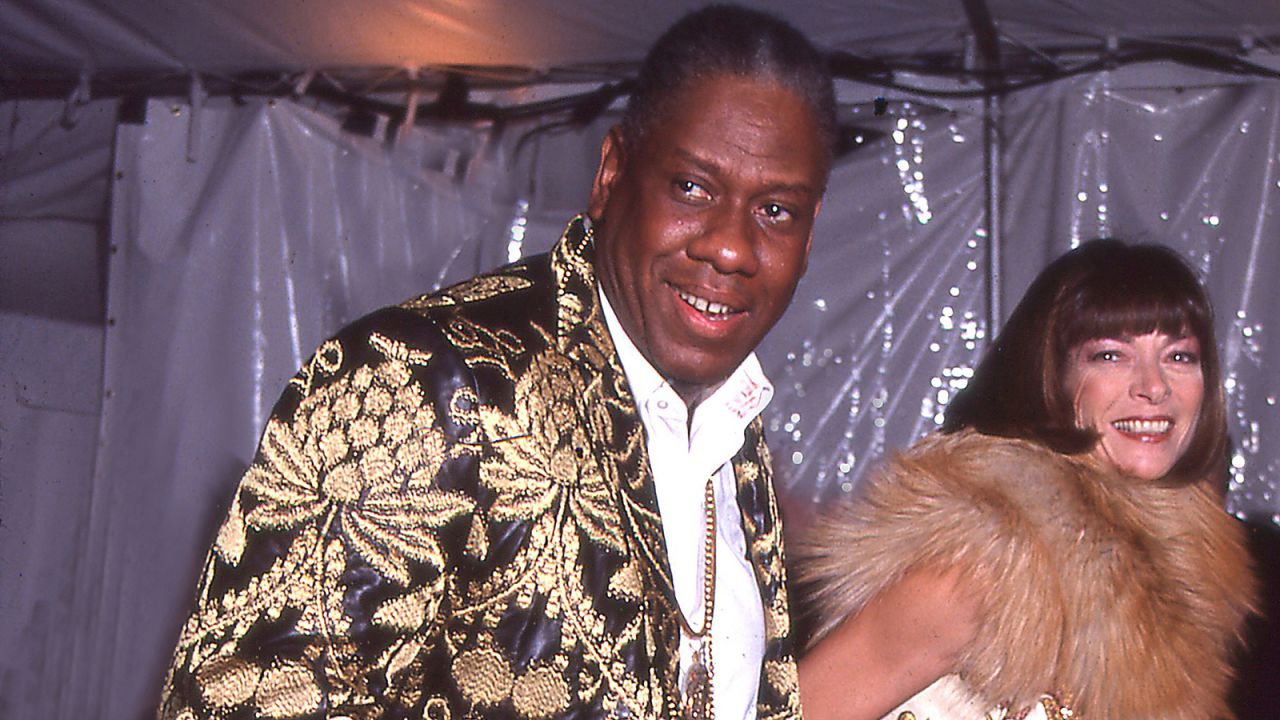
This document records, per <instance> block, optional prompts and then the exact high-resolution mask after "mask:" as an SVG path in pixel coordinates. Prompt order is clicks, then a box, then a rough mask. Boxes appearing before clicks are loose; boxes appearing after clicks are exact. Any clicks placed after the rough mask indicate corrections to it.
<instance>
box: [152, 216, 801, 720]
mask: <svg viewBox="0 0 1280 720" xmlns="http://www.w3.org/2000/svg"><path fill="white" fill-rule="evenodd" d="M591 253H592V246H591V242H590V239H589V237H587V235H586V233H585V232H584V230H583V223H582V221H581V219H576V220H575V221H573V222H572V223H570V225H569V227H568V228H567V229H566V231H565V235H564V237H562V238H561V240H560V242H559V243H557V245H556V246H555V248H554V249H553V250H552V252H551V253H550V254H549V255H545V256H540V257H535V258H531V259H529V260H527V261H524V262H522V263H518V264H515V265H511V266H508V267H505V268H502V269H500V270H497V271H495V272H493V273H491V274H487V275H483V276H480V277H477V278H475V279H472V280H469V281H466V282H463V283H461V284H459V285H456V286H454V287H451V288H448V289H446V290H443V291H440V292H438V293H435V294H432V295H427V296H423V297H421V298H418V299H416V300H413V301H411V302H408V303H406V304H404V305H402V306H399V307H393V308H387V309H384V310H380V311H378V312H375V313H373V314H371V315H369V316H367V317H365V318H363V319H361V320H359V321H357V322H355V323H354V324H352V325H351V326H349V327H347V328H346V329H344V330H343V331H341V332H340V333H339V334H338V335H337V336H336V337H335V338H334V339H332V340H329V341H328V342H326V343H325V344H324V345H322V346H321V347H320V349H319V350H318V351H317V352H316V354H315V355H314V356H313V357H312V358H311V359H310V361H309V362H308V363H307V365H306V366H305V367H304V368H303V369H302V370H301V371H300V372H299V373H298V375H297V376H295V377H294V378H293V379H292V380H291V381H290V383H289V386H288V387H287V389H286V390H285V392H284V394H283V396H282V397H281V399H280V400H279V402H278V403H277V405H276V407H275V409H274V411H273V413H272V417H271V419H270V421H269V422H268V424H267V427H266V429H265V431H264V433H263V437H262V440H261V444H260V445H259V448H258V452H257V454H256V456H255V459H254V462H253V464H252V465H251V466H250V468H249V470H248V471H247V472H246V473H245V475H244V478H243V479H242V480H241V483H240V487H239V489H238V490H237V493H236V496H235V499H234V502H233V505H232V507H231V511H230V513H229V517H228V518H227V520H226V521H225V523H224V524H223V526H222V527H221V529H220V531H219V534H218V536H217V540H216V542H215V543H214V547H213V548H212V550H211V551H210V553H209V557H208V560H207V561H206V564H205V568H204V571H203V574H202V576H201V581H200V585H199V591H198V598H197V603H196V607H195V609H194V611H193V612H192V615H191V617H190V619H189V620H188V621H187V623H186V625H185V627H184V628H183V631H182V635H181V639H180V640H179V643H178V647H177V651H176V654H175V658H174V662H173V667H172V668H171V670H170V674H169V678H168V681H167V684H166V687H165V691H164V695H163V698H162V701H161V708H160V717H162V718H183V719H185V718H206V717H208V718H250V717H262V718H315V717H331V718H337V717H344V718H374V717H385V718H432V719H433V720H439V719H445V718H480V717H483V718H530V719H534V718H552V717H558V718H604V717H619V718H620V717H642V718H675V717H677V716H678V715H679V696H678V691H677V684H676V683H677V681H676V677H677V668H678V656H677V647H678V642H679V633H680V630H679V626H678V621H677V619H676V603H675V596H674V592H673V590H672V585H671V580H670V571H669V569H668V568H669V564H668V562H667V554H666V548H665V544H664V540H663V533H662V527H661V518H660V517H659V514H658V504H657V498H656V495H655V492H654V485H653V478H652V474H651V472H650V469H649V461H648V457H647V451H646V447H645V439H644V432H643V428H642V425H641V423H640V420H639V416H638V414H637V411H636V409H635V404H634V401H633V399H632V396H631V393H630V390H629V389H628V387H627V382H626V378H625V376H624V375H623V371H622V368H621V365H620V364H619V362H618V358H617V355H616V353H615V351H614V348H613V344H612V342H611V340H610V338H609V335H608V331H607V329H606V326H605V323H604V321H603V319H602V316H601V314H600V310H599V307H598V303H597V298H596V290H595V279H594V275H593V271H592V266H591ZM734 469H735V472H736V476H737V481H738V502H739V505H740V507H741V509H742V517H743V526H744V530H745V534H746V538H747V543H748V552H749V554H750V556H751V561H752V564H753V566H754V567H755V571H756V577H757V579H758V581H759V585H760V592H761V597H762V599H763V604H764V608H765V630H766V647H765V661H764V666H763V668H762V670H761V682H760V695H759V701H758V708H759V715H760V717H761V718H765V719H771V718H782V717H796V716H799V714H800V706H799V697H798V682H797V676H796V666H795V660H794V656H793V650H792V643H791V635H792V630H791V621H790V618H789V612H788V605H787V597H786V593H785V590H784V571H783V566H782V537H781V528H780V527H779V525H778V513H777V507H776V503H775V498H774V494H773V488H772V484H771V479H770V471H769V460H768V454H767V450H766V448H765V445H764V441H763V438H762V432H761V427H760V421H759V419H757V420H756V422H755V423H754V424H753V425H752V426H751V428H750V430H749V432H748V438H747V442H746V443H745V445H744V447H743V451H742V452H740V453H739V455H738V457H736V458H735V459H734Z"/></svg>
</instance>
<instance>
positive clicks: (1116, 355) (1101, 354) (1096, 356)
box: [1089, 350, 1120, 363]
mask: <svg viewBox="0 0 1280 720" xmlns="http://www.w3.org/2000/svg"><path fill="white" fill-rule="evenodd" d="M1119 359H1120V352H1119V351H1118V350H1098V351H1096V352H1094V353H1093V354H1092V355H1090V356H1089V360H1090V361H1092V362H1104V363H1108V362H1115V361H1117V360H1119Z"/></svg>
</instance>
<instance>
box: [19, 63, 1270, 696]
mask: <svg viewBox="0 0 1280 720" xmlns="http://www.w3.org/2000/svg"><path fill="white" fill-rule="evenodd" d="M1126 78H1133V79H1134V80H1133V81H1132V82H1130V81H1126V80H1125V79H1126ZM1137 78H1138V76H1137V75H1136V74H1134V73H1117V74H1115V75H1113V76H1101V77H1097V78H1091V79H1081V80H1077V81H1073V82H1067V83H1059V84H1056V85H1053V86H1049V87H1044V88H1041V89H1038V90H1034V91H1028V92H1024V93H1021V94H1018V95H1015V96H1012V97H1009V98H1007V99H1006V101H1005V103H1004V112H1005V115H1006V118H1007V133H1006V137H1007V143H1008V147H1007V151H1006V154H1005V169H1006V173H1005V176H1006V177H1005V182H1004V189H1005V193H1004V194H1005V220H1006V224H1005V227H1006V228H1007V232H1006V235H1007V237H1006V238H1005V240H1006V243H1007V245H1006V250H1005V266H1004V268H1003V273H1002V278H1003V283H1004V284H1003V299H1004V304H1005V307H1006V308H1008V307H1011V306H1012V304H1013V302H1014V301H1015V300H1016V298H1017V297H1018V295H1019V294H1020V293H1021V291H1022V289H1023V288H1024V287H1025V286H1026V284H1027V282H1029V280H1030V278H1031V277H1032V276H1033V275H1034V273H1035V272H1036V271H1037V269H1038V268H1039V267H1041V266H1042V265H1043V262H1044V261H1045V260H1046V259H1047V258H1049V257H1052V256H1054V255H1056V254H1058V253H1059V252H1061V251H1063V250H1065V249H1067V248H1068V247H1070V246H1071V244H1072V243H1073V242H1074V241H1076V240H1079V239H1084V238H1088V237H1092V236H1095V235H1116V236H1124V237H1129V238H1132V239H1138V240H1152V241H1160V242H1166V243H1168V244H1170V245H1172V246H1174V247H1175V248H1178V249H1179V250H1181V251H1183V252H1184V253H1185V254H1186V255H1187V256H1188V257H1189V258H1191V259H1192V261H1193V263H1194V264H1195V265H1196V266H1197V267H1199V268H1201V269H1202V270H1203V271H1204V273H1205V278H1206V281H1207V282H1208V284H1209V287H1210V289H1211V291H1212V292H1213V294H1214V296H1215V299H1216V301H1217V303H1218V315H1219V322H1220V340H1221V342H1222V344H1223V347H1224V348H1225V354H1224V360H1225V362H1226V369H1227V372H1228V373H1229V378H1228V380H1229V383H1230V388H1231V390H1230V398H1231V408H1232V413H1233V414H1232V422H1233V428H1232V429H1233V434H1234V435H1235V437H1236V438H1237V440H1238V441H1239V447H1240V452H1239V460H1238V461H1237V466H1238V467H1237V470H1238V473H1237V478H1236V482H1235V485H1234V487H1233V493H1232V496H1231V504H1232V507H1233V509H1235V510H1236V511H1238V512H1240V513H1241V514H1250V515H1255V516H1258V515H1261V516H1266V515H1270V514H1272V513H1275V512H1276V509H1277V499H1276V497H1275V494H1274V493H1275V486H1274V483H1275V479H1274V478H1275V477H1276V470H1277V467H1276V465H1277V461H1276V458H1277V453H1278V451H1277V449H1276V447H1275V445H1274V443H1271V444H1270V445H1268V444H1267V443H1265V442H1263V440H1264V438H1271V439H1274V438H1276V437H1277V428H1276V423H1277V412H1278V411H1277V409H1276V407H1275V397H1276V395H1277V394H1280V374H1278V373H1277V372H1276V368H1275V364H1276V362H1277V361H1276V359H1275V358H1276V357H1277V356H1278V353H1277V351H1280V346H1277V342H1280V341H1278V340H1277V339H1275V338H1273V337H1272V329H1271V327H1270V325H1269V323H1268V322H1267V318H1266V317H1265V316H1264V315H1263V312H1264V310H1265V309H1267V308H1273V307H1275V306H1276V305H1277V304H1280V289H1277V286H1276V285H1275V284H1268V283H1265V282H1263V280H1264V279H1265V278H1266V277H1267V276H1268V275H1269V274H1271V273H1274V272H1275V271H1276V270H1277V269H1278V268H1280V265H1278V264H1277V262H1278V261H1280V257H1277V254H1278V253H1280V247H1278V246H1277V243H1276V242H1275V234H1276V227H1275V220H1274V218H1273V217H1272V216H1273V210H1274V207H1275V203H1276V202H1277V199H1278V198H1280V188H1277V184H1276V183H1277V181H1278V180H1280V178H1277V176H1276V173H1277V168H1278V167H1280V166H1278V165H1277V163H1278V162H1280V159H1278V158H1277V147H1276V145H1277V143H1278V142H1280V130H1278V128H1277V125H1276V123H1277V122H1280V121H1277V119H1276V118H1280V86H1278V85H1277V84H1276V83H1271V84H1256V85H1238V86H1211V87H1200V88H1187V89H1183V90H1177V89H1173V88H1165V87H1152V88H1146V89H1143V88H1138V87H1136V84H1137V83H1136V79H1137ZM894 107H895V110H894V112H893V113H891V114H890V115H889V116H884V117H875V116H871V117H860V118H858V119H859V122H862V123H864V124H865V125H867V127H869V128H873V129H878V130H880V131H882V132H883V133H884V138H883V139H881V140H878V141H874V142H871V143H868V144H867V145H866V146H865V147H863V148H861V149H859V150H857V151H856V152H854V153H852V154H851V155H849V156H847V157H846V158H844V159H843V161H842V162H841V163H840V165H839V166H838V167H837V168H836V169H835V172H834V173H833V176H832V179H831V184H830V189H829V191H828V194H827V197H826V201H825V204H824V208H823V211H822V215H821V217H820V219H819V225H818V229H817V236H816V237H815V240H814V248H813V254H812V257H811V260H810V267H809V273H808V275H807V277H806V278H805V280H804V281H803V282H802V284H801V288H800V291H799V293H798V295H797V297H796V301H795V303H794V304H793V306H792V309H791V310H790V311H789V312H788V314H787V315H786V316H785V317H784V319H783V321H782V323H781V325H780V327H779V328H778V329H777V330H776V331H775V332H774V333H773V334H772V335H771V336H770V338H768V340H767V341H766V345H765V347H764V348H763V349H762V353H761V354H762V357H763V359H764V362H765V364H766V367H767V369H768V370H769V372H770V374H771V376H772V377H773V378H774V379H775V382H776V384H777V386H778V394H777V396H776V397H775V399H774V401H773V404H772V406H771V407H770V410H769V415H768V424H769V427H770V432H771V435H770V444H771V445H772V447H773V448H774V455H775V464H776V465H777V467H778V469H779V479H780V483H781V485H782V487H783V490H784V494H785V498H786V502H787V504H788V511H789V513H790V514H791V517H792V518H796V519H799V518H802V517H803V515H804V514H805V513H806V511H807V510H808V508H810V507H811V506H812V505H813V503H815V502H817V501H820V500H823V499H827V498H830V497H832V496H835V495H839V494H841V493H843V492H847V491H848V490H850V489H852V488H853V487H854V486H855V485H856V482H857V480H858V478H859V477H861V475H862V474H863V473H864V472H866V470H867V468H869V467H872V466H874V464H875V463H876V462H877V460H878V459H879V458H880V457H882V456H883V454H884V453H886V452H889V451H892V449H894V448H896V447H900V446H902V445H904V444H906V443H908V442H910V441H911V440H912V439H914V438H916V437H918V436H919V435H920V434H922V433H924V432H927V431H928V430H930V429H931V428H933V427H934V426H935V423H936V421H937V417H938V415H939V413H940V412H941V411H942V410H943V409H944V407H945V404H946V402H947V400H948V399H949V397H950V395H951V394H952V393H954V391H955V390H956V389H958V388H959V387H961V386H963V384H964V382H965V381H966V379H967V377H968V372H969V368H970V367H972V365H973V363H974V362H975V360H976V358H977V356H978V354H979V353H980V351H981V349H982V348H983V346H984V344H985V341H986V340H987V339H988V337H987V335H988V333H989V331H990V329H989V328H988V327H987V322H986V313H987V307H986V292H987V290H986V287H987V286H986V283H987V281H988V275H989V272H988V268H987V267H986V253H985V251H984V247H985V243H986V231H985V229H984V219H983V192H984V172H983V169H984V161H983V152H982V118H981V115H980V112H978V111H976V110H975V109H973V108H971V107H965V106H958V107H956V108H954V110H939V109H938V108H936V107H933V106H930V105H927V104H922V103H918V102H912V103H905V104H902V105H900V106H899V105H895V106H894ZM601 131H602V127H601V126H596V127H592V128H589V129H588V130H586V131H584V132H582V133H577V134H572V133H570V134H563V133H562V134H542V135H539V136H537V138H536V141H535V142H530V143H525V144H520V143H517V142H516V138H514V137H511V136H508V137H505V138H497V139H494V138H491V137H490V136H487V135H484V134H482V133H471V132H457V133H452V132H443V131H441V132H427V131H419V130H415V131H412V132H410V133H407V134H405V135H402V137H400V138H399V140H398V141H397V143H396V145H395V146H394V147H393V148H390V149H388V148H387V147H385V146H384V144H383V143H382V142H380V141H377V140H373V139H368V138H363V137H358V136H354V135H351V134H348V133H344V132H342V131H340V130H339V129H338V126H337V122H336V121H334V120H332V119H331V118H329V117H327V116H325V115H323V114H321V113H318V112H315V111H312V110H308V109H305V108H302V107H299V106H297V105H294V104H290V103H277V104H272V103H266V102H262V103H250V104H249V105H247V106H243V107H240V106H234V105H230V104H227V105H225V106H224V105H213V104H210V105H207V106H206V107H205V108H204V109H203V110H202V111H201V112H200V113H198V114H197V115H195V116H192V114H191V111H190V109H189V108H188V107H186V106H184V105H176V106H171V105H169V104H164V103H159V102H152V103H151V105H150V107H149V110H148V121H147V123H146V124H145V125H125V126H121V127H120V128H119V130H118V133H117V145H116V153H115V171H116V172H115V175H114V177H115V180H114V186H113V188H112V192H113V201H112V212H113V219H112V232H111V236H112V243H113V247H114V249H115V251H114V253H113V254H112V255H111V261H110V262H111V266H110V283H109V292H108V301H107V302H108V306H107V314H108V317H109V324H108V328H107V334H106V346H105V380H104V386H105V396H104V400H103V403H102V405H103V407H102V412H101V422H100V437H99V450H98V454H97V458H96V468H95V471H94V474H93V477H92V479H91V480H85V479H81V478H72V479H62V478H59V480H63V481H66V482H76V483H79V484H82V485H84V487H83V490H82V498H83V500H82V502H84V503H85V504H86V505H87V510H86V511H85V512H84V513H83V514H84V516H85V517H87V518H88V519H87V523H86V524H85V525H84V526H83V527H81V528H79V529H78V532H77V533H76V534H75V537H74V538H73V540H70V541H69V542H75V543H77V546H76V547H75V548H74V552H73V553H67V554H70V555H71V556H72V557H75V558H76V559H77V562H76V564H75V565H74V566H73V567H72V568H69V569H67V570H66V571H65V572H66V573H69V574H70V575H69V576H68V577H65V578H61V579H60V582H61V583H62V584H61V585H58V590H59V591H61V590H63V589H64V588H69V590H68V591H67V594H68V595H69V597H67V598H66V599H65V603H64V604H65V605H66V607H65V608H64V609H63V610H62V615H61V617H65V618H67V619H68V622H67V624H66V626H65V627H64V628H60V630H61V631H60V632H57V633H55V631H54V630H53V628H52V627H49V626H48V625H47V624H46V625H42V626H40V627H46V628H48V633H49V635H47V636H44V637H38V638H37V637H31V636H30V634H28V635H27V636H24V639H23V642H24V643H30V644H31V645H30V646H32V647H34V646H35V644H36V643H42V644H43V645H44V646H47V647H49V648H52V650H50V651H49V652H47V653H46V657H47V660H46V661H45V667H43V668H37V667H31V666H30V665H29V664H28V663H27V658H28V657H30V655H29V654H28V653H26V652H25V649H26V648H27V647H28V645H24V646H22V647H19V648H16V649H10V648H6V652H5V653H4V658H3V660H2V661H0V662H3V667H2V668H0V670H2V671H3V672H0V678H2V679H3V683H4V685H3V686H0V696H4V697H5V698H6V700H5V702H6V703H7V705H0V710H3V711H4V712H5V713H7V714H8V715H9V716H12V717H47V718H72V717H103V716H106V717H120V718H130V719H134V718H140V717H144V716H146V715H147V714H148V713H149V711H150V708H151V707H153V706H154V703H155V700H156V693H157V692H158V690H159V686H160V680H161V676H162V673H163V670H164V667H165V664H166V663H167V661H168V654H169V652H170V651H171V649H172V645H173V643H174V641H175V640H176V637H177V633H178V629H179V628H178V625H179V623H180V622H181V618H182V616H183V615H184V613H185V612H186V609H187V607H189V603H190V601H191V592H192V588H193V587H194V583H195V578H196V575H197V573H198V572H199V563H200V560H201V558H202V556H203V552H204V550H205V548H206V547H207V546H208V544H209V542H210V540H211V539H212V535H213V532H214V530H215V528H216V525H217V523H218V522H219V521H220V519H221V517H222V515H223V513H225V509H226V506H227V504H228V503H229V501H230V497H231V492H232V490H233V488H234V485H235V482H236V481H237V479H238V476H239V474H240V473H241V472H242V471H243V470H244V468H245V467H246V465H247V463H248V462H249V460H250V458H251V456H252V453H253V449H254V446H255V444H256V439H257V434H258V433H259V432H260V431H261V428H262V425H263V424H264V422H265V418H266V416H267V413H268V412H269V409H270V406H271V404H272V403H273V402H274V399H275V396H276V394H277V393H278V392H279V391H280V390H281V389H282V387H283V385H284V382H285V381H286V380H287V378H288V377H289V376H290V375H291V374H292V373H293V372H294V370H295V369H296V368H297V367H298V366H299V365H300V364H301V363H302V361H303V360H304V359H305V357H306V356H307V355H308V354H309V353H310V352H311V350H312V349H313V348H314V347H315V346H316V345H317V344H318V343H319V342H320V341H321V340H322V339H323V338H324V337H326V336H327V335H329V334H331V333H332V332H334V331H335V330H336V329H337V328H338V327H340V326H341V325H342V324H343V323H345V322H348V321H350V320H351V319H354V318H355V317H356V316H358V315H360V314H363V313H364V312H367V311H369V310H372V309H374V308H376V307H378V306H380V305H384V304H387V303H392V302H396V301H399V300H401V299H403V298H406V297H408V296H411V295H414V294H416V293H418V292H421V291H424V290H428V289H431V288H432V287H435V286H437V285H439V284H441V283H444V282H448V281H451V280H454V279H460V278H462V277H465V276H467V275H470V274H472V273H473V272H476V271H478V270H481V269H485V268H488V267H492V266H494V265H496V264H498V263H500V262H502V261H504V260H505V259H507V258H509V257H515V256H518V255H520V254H527V253H532V252H537V251H540V250H542V249H545V248H546V247H548V246H549V245H550V243H551V242H552V241H553V240H554V238H555V236H556V235H557V234H558V232H559V229H560V228H561V226H562V225H563V223H564V221H565V220H567V219H568V216H569V215H570V214H571V213H573V212H575V211H577V210H579V209H581V207H582V206H583V203H584V202H585V199H586V190H587V183H588V182H589V180H590V177H591V171H592V170H593V168H594V162H595V159H596V157H597V147H598V141H599V137H600V133H601ZM516 147H522V148H523V149H522V150H521V151H520V152H519V153H517V152H516V151H515V148H516ZM54 439H55V438H53V437H52V436H50V437H49V438H46V439H41V438H31V439H30V441H31V442H45V441H49V440H54ZM35 481H39V480H38V479H37V480H35ZM6 492H8V490H6ZM61 550H62V549H59V551H61ZM53 554H54V553H53V551H52V549H51V551H50V555H51V556H52V555H53ZM31 620H32V619H31V618H25V617H6V618H4V622H5V623H6V624H8V623H13V626H14V627H19V626H22V625H23V624H27V623H30V622H31ZM10 635H11V634H10ZM10 635H5V636H6V637H8V636H10ZM50 666H52V667H50ZM31 687H35V688H37V690H36V691H34V692H28V691H24V692H22V693H18V692H17V691H16V688H31ZM15 698H16V699H15Z"/></svg>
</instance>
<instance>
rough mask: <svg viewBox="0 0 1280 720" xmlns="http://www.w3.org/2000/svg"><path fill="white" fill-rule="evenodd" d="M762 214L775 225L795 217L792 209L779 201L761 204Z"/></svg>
mask: <svg viewBox="0 0 1280 720" xmlns="http://www.w3.org/2000/svg"><path fill="white" fill-rule="evenodd" d="M760 214H762V215H764V216H765V218H766V219H767V220H768V221H769V222H771V223H773V224H774V225H778V224H781V223H785V222H788V221H790V220H791V219H792V218H793V217H794V215H793V214H792V212H791V211H790V210H788V209H787V208H785V207H783V206H781V205H779V204H778V203H765V204H764V205H762V206H760Z"/></svg>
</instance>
